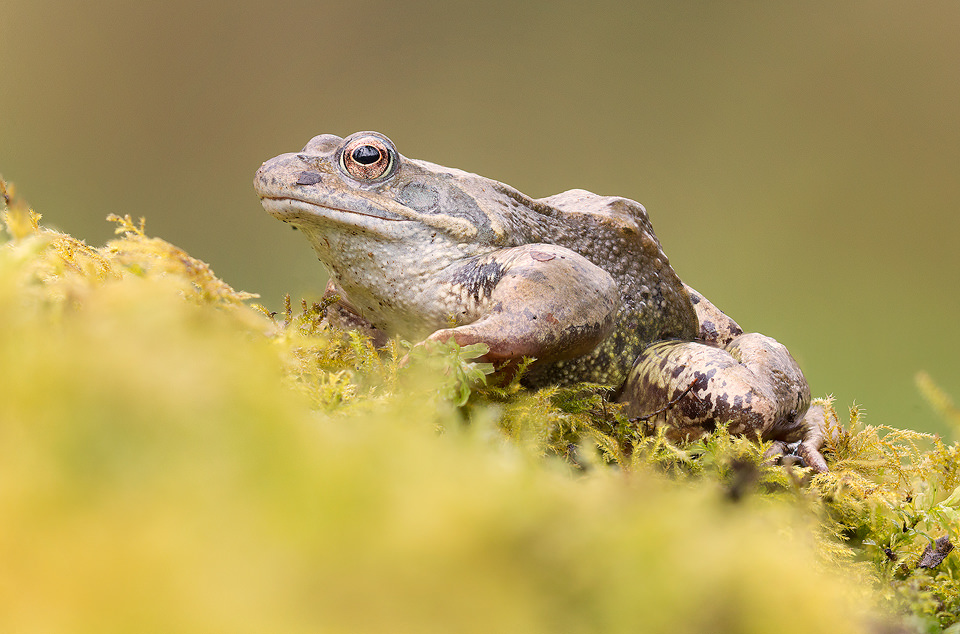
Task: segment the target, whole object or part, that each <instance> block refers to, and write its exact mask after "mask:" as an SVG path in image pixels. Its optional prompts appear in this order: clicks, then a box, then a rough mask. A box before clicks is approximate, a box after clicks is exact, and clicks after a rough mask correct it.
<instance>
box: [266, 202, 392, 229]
mask: <svg viewBox="0 0 960 634" xmlns="http://www.w3.org/2000/svg"><path fill="white" fill-rule="evenodd" d="M260 203H261V204H262V205H263V208H264V209H266V210H267V212H268V213H269V214H270V215H271V216H273V217H274V218H277V219H279V220H283V221H284V222H291V223H294V224H299V223H298V221H300V222H303V223H315V222H317V221H318V220H319V219H321V218H322V219H327V220H330V221H333V222H338V223H341V224H347V225H368V224H370V221H379V220H385V221H389V222H409V221H410V219H409V218H404V217H402V216H399V215H397V214H395V213H393V212H390V211H387V210H386V209H378V208H376V207H373V206H372V205H371V206H370V208H369V209H364V210H363V211H360V210H359V209H344V208H343V207H335V206H333V205H329V204H326V205H322V204H320V203H316V202H312V201H308V200H303V199H302V198H291V197H289V196H264V197H262V198H261V199H260Z"/></svg>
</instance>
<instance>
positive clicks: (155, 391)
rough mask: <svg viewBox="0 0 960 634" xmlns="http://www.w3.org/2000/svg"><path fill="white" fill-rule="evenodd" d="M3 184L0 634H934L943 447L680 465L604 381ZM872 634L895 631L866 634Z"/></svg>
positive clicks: (727, 456) (944, 521)
mask: <svg viewBox="0 0 960 634" xmlns="http://www.w3.org/2000/svg"><path fill="white" fill-rule="evenodd" d="M0 187H2V191H0V193H2V194H3V198H4V201H5V206H6V209H5V211H4V214H5V215H4V218H5V224H6V227H7V232H8V235H9V238H8V239H7V240H6V242H5V243H3V244H2V245H0V517H3V518H4V521H3V522H0V561H3V562H4V565H3V566H0V588H2V592H0V630H3V631H17V632H27V633H29V632H41V631H44V632H48V631H70V632H98V633H102V632H129V631H138V632H151V631H156V632H170V631H176V632H185V633H189V632H205V631H231V632H241V633H242V632H261V631H280V632H301V631H302V632H318V631H320V632H379V631H382V632H405V631H409V632H431V631H437V632H441V631H442V632H449V631H457V632H473V631H477V632H481V631H482V632H489V631H524V632H555V631H564V632H595V631H602V632H614V633H615V632H621V631H622V632H635V631H645V632H646V631H649V632H699V631H723V632H768V631H771V630H776V631H781V632H794V631H796V632H805V633H806V632H811V631H831V632H865V631H877V630H878V627H879V626H878V624H882V623H902V627H904V628H907V629H905V630H903V631H939V630H940V629H941V628H946V627H949V626H951V625H952V624H953V623H955V620H956V618H957V617H956V613H957V611H958V609H960V605H958V597H960V588H958V579H960V570H958V568H960V562H958V556H957V553H956V552H951V553H949V554H948V555H947V556H946V557H945V558H943V559H942V561H940V562H939V563H938V564H937V565H936V566H935V567H933V568H929V569H928V568H922V567H918V564H919V563H920V561H921V558H922V557H923V553H924V551H925V549H926V548H927V546H928V545H930V544H933V543H934V542H935V540H937V539H938V538H942V537H944V536H946V537H947V538H948V539H949V540H950V541H951V542H953V543H957V540H958V535H957V531H958V528H960V526H958V507H960V492H958V490H957V487H958V485H960V475H958V467H957V453H958V447H957V445H956V444H948V443H946V442H945V441H943V440H942V439H938V438H933V437H930V436H926V435H923V434H918V433H915V432H909V431H904V430H894V429H887V428H876V427H872V426H869V425H865V424H864V423H863V422H862V420H861V418H862V416H861V412H860V411H859V410H857V409H854V410H852V411H851V414H850V419H849V420H845V421H843V423H842V424H841V421H840V417H839V416H838V415H837V413H836V411H835V410H834V409H833V408H832V406H831V405H830V404H829V403H828V404H827V405H828V411H829V412H830V418H831V422H832V424H833V426H834V430H833V433H832V434H831V436H830V441H829V445H828V447H827V452H826V453H827V457H828V459H829V460H830V463H831V466H832V469H833V470H832V471H831V472H830V473H828V474H823V475H817V476H811V474H809V473H808V472H807V471H806V470H803V469H798V468H792V467H790V468H784V467H772V466H770V465H767V464H765V463H764V460H763V451H764V447H763V446H762V445H759V444H757V443H754V442H751V441H749V440H747V439H743V438H738V437H733V436H730V435H729V434H727V433H726V432H725V431H724V430H722V429H721V430H718V431H717V432H716V433H715V434H713V435H712V436H710V437H708V438H704V439H702V440H700V441H698V442H696V443H693V444H690V445H687V446H683V447H678V446H674V445H672V444H670V443H668V442H667V441H666V440H665V439H664V438H663V437H662V436H661V435H656V434H647V433H644V432H645V431H646V430H643V429H641V428H638V427H637V426H636V425H635V424H633V423H631V422H630V421H629V420H627V419H625V418H624V417H623V415H622V413H621V412H620V410H619V409H618V408H617V407H616V406H615V405H611V404H610V403H607V402H606V401H605V400H604V399H603V398H602V396H603V393H604V388H603V386H596V385H581V386H576V387H574V388H564V389H558V388H546V389H543V390H539V391H536V392H529V391H526V390H523V389H521V388H520V386H519V383H518V382H516V381H513V382H511V383H508V384H507V385H493V384H492V383H490V382H489V370H490V368H489V367H488V366H485V365H483V364H477V363H474V362H472V361H470V358H471V357H472V356H476V355H477V354H479V350H478V349H476V348H473V347H472V348H467V349H459V348H457V347H456V346H454V345H448V346H438V347H436V348H434V349H427V348H426V347H424V346H412V345H410V344H407V343H404V342H400V341H394V342H391V343H390V344H389V345H388V346H387V348H385V349H384V350H376V349H375V348H374V347H373V346H372V344H371V343H370V342H369V341H368V340H367V339H365V338H364V337H362V336H360V335H358V334H356V333H342V332H335V331H331V330H330V329H328V327H327V326H326V323H325V322H324V320H323V318H322V317H323V311H324V308H325V307H324V306H323V305H322V304H315V305H314V304H306V303H303V302H301V303H300V304H299V305H298V306H297V308H296V310H295V309H294V307H293V305H291V302H289V301H288V302H287V306H285V307H284V309H283V310H282V311H281V312H280V313H278V314H271V313H270V312H269V311H267V310H266V309H264V308H263V307H258V306H255V305H251V304H250V303H249V300H250V299H251V297H252V296H250V295H248V294H245V293H239V292H237V291H234V290H233V289H231V288H230V287H229V286H228V285H227V284H225V283H224V282H222V281H221V280H219V279H217V278H216V276H215V275H214V274H213V273H212V272H211V271H210V269H209V267H208V266H207V265H206V264H204V263H202V262H199V261H198V260H195V259H194V258H191V257H190V256H189V255H187V254H186V253H184V252H183V251H181V250H180V249H178V248H176V247H174V246H173V245H170V244H169V243H167V242H165V241H163V240H160V239H158V238H152V237H149V236H147V234H146V233H145V230H144V224H143V222H142V221H140V222H138V223H135V222H133V221H132V220H131V219H130V218H114V222H116V223H117V230H118V237H117V238H116V239H115V240H113V241H111V242H109V243H108V244H107V245H105V246H103V247H90V246H88V245H86V244H84V243H83V242H81V241H79V240H76V239H75V238H73V237H71V236H68V235H64V234H61V233H57V232H53V231H50V230H48V229H46V228H44V227H43V226H42V225H41V224H40V222H39V221H40V218H39V216H37V215H36V214H35V213H33V212H32V211H31V210H30V209H29V207H28V206H27V205H26V204H24V203H23V202H21V201H19V200H18V199H17V197H16V196H15V195H14V192H12V190H11V188H9V186H7V185H5V184H2V181H0ZM884 631H888V630H884Z"/></svg>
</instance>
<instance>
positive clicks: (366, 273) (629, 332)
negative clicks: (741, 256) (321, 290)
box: [254, 132, 827, 471]
mask: <svg viewBox="0 0 960 634" xmlns="http://www.w3.org/2000/svg"><path fill="white" fill-rule="evenodd" d="M254 183H255V186H256V189H257V193H258V194H259V195H260V199H261V202H262V203H263V206H264V208H265V209H266V210H267V211H268V212H270V213H271V214H272V215H273V216H275V217H277V218H279V219H280V220H283V221H284V222H288V223H290V224H292V225H294V226H296V227H297V228H299V229H300V230H301V231H302V232H303V233H304V235H306V237H307V239H308V240H310V243H311V244H312V245H313V248H314V249H315V250H316V252H317V255H318V256H319V258H320V260H321V261H322V262H323V263H324V264H325V265H326V267H327V269H328V270H329V272H330V284H329V286H328V288H327V293H328V295H336V296H338V297H339V301H338V302H337V303H336V304H335V306H334V310H333V311H330V312H328V318H329V319H330V320H331V321H335V322H338V323H339V324H341V325H348V326H350V327H362V328H365V329H367V330H368V331H370V332H372V333H373V334H374V335H375V336H379V337H387V336H393V335H401V336H402V337H404V338H405V339H408V340H411V341H419V340H423V339H427V340H435V341H445V340H449V339H453V340H454V341H456V342H457V343H459V344H461V345H468V344H472V343H478V342H482V343H485V344H486V345H487V346H489V348H490V351H489V353H488V354H487V355H486V356H485V357H484V359H483V360H485V361H490V362H493V363H494V364H496V365H497V367H499V368H502V369H503V370H502V371H504V372H509V369H510V368H511V367H515V365H516V363H517V362H518V361H519V360H520V359H521V358H522V357H524V356H528V357H535V358H536V362H535V363H534V364H533V365H532V366H531V367H530V368H529V370H528V372H527V374H526V375H525V376H524V379H523V380H524V381H525V382H526V383H527V384H528V385H530V386H531V387H537V386H542V385H546V384H551V383H554V384H564V383H574V382H580V381H590V382H594V383H603V384H608V385H612V386H616V387H617V390H616V392H615V396H614V398H615V399H616V400H617V401H619V402H623V403H625V404H626V412H627V414H628V415H629V416H631V417H635V418H642V419H643V420H644V421H647V422H648V423H650V424H655V425H665V426H666V427H665V429H666V432H667V436H668V438H671V439H673V440H690V439H695V438H697V437H699V436H702V435H703V434H705V433H708V432H709V431H710V430H712V429H714V428H715V427H716V426H717V425H720V424H722V425H726V426H727V428H728V429H729V430H730V431H731V432H732V433H736V434H746V435H751V436H755V437H758V438H760V439H763V440H770V441H775V442H774V443H773V447H774V450H775V451H779V452H783V451H784V450H785V448H786V447H787V445H788V444H789V443H796V442H799V445H798V447H797V453H799V455H800V456H801V457H802V458H803V459H804V460H805V461H806V463H807V464H808V465H809V466H811V467H813V468H814V469H816V470H819V471H825V470H826V469H827V465H826V463H825V461H824V459H823V457H822V456H821V455H820V452H819V449H820V447H821V445H822V441H823V411H822V408H819V407H813V408H810V388H809V387H808V386H807V382H806V380H805V379H804V377H803V373H802V372H801V371H800V368H799V367H798V366H797V363H796V362H795V361H794V360H793V357H791V356H790V353H789V352H787V349H786V348H784V346H782V345H781V344H779V343H777V342H776V341H775V340H773V339H771V338H769V337H765V336H763V335H761V334H757V333H747V334H744V332H743V330H741V329H740V327H739V326H738V325H737V324H736V322H734V321H733V320H732V319H730V318H729V317H727V316H726V315H725V314H723V313H722V312H720V310H719V309H717V308H716V307H715V306H714V305H713V304H711V303H710V302H709V301H707V299H706V298H704V297H703V296H702V295H700V294H699V293H697V292H696V291H694V290H693V289H692V288H690V287H689V286H686V285H685V284H684V283H683V282H682V281H680V278H679V277H678V276H677V274H676V273H675V272H674V270H673V268H671V266H670V263H669V262H668V260H667V256H666V255H665V254H664V252H663V249H662V248H661V247H660V242H659V241H658V240H657V237H656V236H655V235H654V233H653V227H652V226H651V225H650V220H649V219H648V217H647V212H646V210H645V209H644V208H643V206H642V205H640V204H639V203H636V202H634V201H632V200H628V199H626V198H619V197H615V196H598V195H596V194H591V193H590V192H587V191H583V190H576V189H574V190H570V191H567V192H564V193H562V194H557V195H555V196H550V197H548V198H540V199H536V200H534V199H532V198H529V197H527V196H525V195H524V194H522V193H520V192H519V191H517V190H515V189H513V188H512V187H509V186H507V185H504V184H503V183H499V182H497V181H494V180H490V179H487V178H483V177H482V176H477V175H476V174H470V173H467V172H463V171H460V170H457V169H451V168H448V167H441V166H440V165H435V164H433V163H427V162H426V161H418V160H413V159H408V158H406V157H404V156H401V155H400V154H399V153H398V152H397V150H396V148H395V147H394V145H393V143H392V142H391V141H390V139H388V138H387V137H385V136H383V135H382V134H378V133H376V132H358V133H356V134H353V135H351V136H349V137H347V138H345V139H341V138H340V137H336V136H333V135H329V134H324V135H320V136H318V137H315V138H313V139H312V140H311V141H310V142H309V143H307V146H306V147H305V148H303V150H302V151H300V152H297V153H293V154H283V155H281V156H278V157H276V158H274V159H271V160H269V161H267V162H266V163H264V164H263V165H262V166H261V167H260V169H259V170H258V171H257V175H256V179H255V181H254Z"/></svg>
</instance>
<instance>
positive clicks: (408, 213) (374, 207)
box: [261, 196, 478, 241]
mask: <svg viewBox="0 0 960 634" xmlns="http://www.w3.org/2000/svg"><path fill="white" fill-rule="evenodd" d="M368 202H371V203H373V204H371V205H370V206H369V207H368V209H367V210H365V211H359V210H357V209H345V208H343V207H334V206H332V205H329V204H326V205H324V204H320V203H317V202H314V201H311V200H304V199H302V198H294V197H291V196H264V197H262V198H261V203H263V205H264V207H265V208H266V209H267V211H269V212H270V213H271V214H272V215H273V216H275V217H276V218H279V219H280V220H287V221H290V220H301V221H310V220H312V219H316V218H327V219H330V220H333V221H335V222H340V223H343V224H350V225H357V224H359V225H365V226H369V224H370V222H369V220H368V221H366V222H356V220H359V219H360V217H362V218H365V219H370V220H373V221H381V220H382V221H385V222H417V223H420V224H424V225H427V226H429V227H433V228H435V229H439V230H440V231H443V232H444V233H447V234H449V235H451V236H452V237H454V238H456V239H457V240H460V241H468V240H471V239H473V238H475V237H476V235H477V233H478V231H477V227H476V226H474V225H473V224H472V223H471V222H469V221H467V220H465V219H464V218H457V217H454V216H450V215H447V214H424V213H420V212H418V211H415V210H413V209H411V208H409V207H406V206H404V205H401V204H399V203H396V202H393V201H391V200H389V199H383V198H380V199H378V200H376V201H373V200H369V201H368ZM371 212H374V213H371ZM376 212H380V213H376ZM370 228H372V227H370Z"/></svg>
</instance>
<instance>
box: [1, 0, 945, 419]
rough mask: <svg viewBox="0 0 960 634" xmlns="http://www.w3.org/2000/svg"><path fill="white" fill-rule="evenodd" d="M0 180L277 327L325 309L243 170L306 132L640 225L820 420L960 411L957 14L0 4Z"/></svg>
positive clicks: (50, 217)
mask: <svg viewBox="0 0 960 634" xmlns="http://www.w3.org/2000/svg"><path fill="white" fill-rule="evenodd" d="M0 25H2V30H0V173H2V174H3V175H4V177H6V178H7V179H9V180H12V181H14V182H15V183H16V184H17V186H18V189H19V191H20V193H21V194H22V195H23V196H24V197H26V198H27V200H29V201H30V202H31V203H32V204H33V206H34V207H35V208H36V209H37V210H38V211H39V212H41V213H43V214H44V216H45V222H47V223H48V224H50V225H53V226H56V227H58V228H60V229H63V230H65V231H68V232H70V233H72V234H74V235H76V236H78V237H82V238H84V239H86V240H87V242H88V243H92V244H102V243H103V242H104V241H105V240H106V239H108V238H109V237H110V234H111V231H112V229H111V227H110V226H109V225H108V224H107V223H105V222H104V221H103V218H104V216H106V215H107V214H108V213H120V214H122V213H130V214H133V215H135V216H139V215H145V216H146V217H147V221H148V222H147V228H148V231H149V232H150V233H152V234H153V235H159V236H161V237H163V238H166V239H167V240H170V241H171V242H174V243H175V244H177V245H179V246H181V247H183V248H185V249H186V250H187V251H189V252H190V253H191V254H192V255H194V256H196V257H199V258H201V259H203V260H205V261H207V262H209V263H210V264H211V265H212V266H213V268H214V270H215V271H217V272H218V273H219V274H220V275H221V276H222V277H224V278H225V279H226V281H227V282H229V283H230V284H232V285H233V286H234V287H236V288H240V289H243V290H247V291H252V292H257V293H260V294H261V296H262V301H263V303H264V304H266V305H267V306H268V307H270V308H272V309H277V308H279V307H280V304H281V298H282V296H283V294H284V293H286V292H290V293H292V294H293V295H294V296H297V295H301V294H311V293H318V292H320V291H321V290H322V283H323V277H324V272H323V270H322V268H321V267H320V265H319V264H318V263H317V262H316V260H315V258H314V256H313V255H312V252H311V250H310V248H309V245H308V244H307V243H306V241H305V240H304V239H303V238H302V236H299V235H297V234H296V233H294V232H291V231H289V229H287V228H286V227H285V226H283V225H281V224H280V223H278V222H276V221H275V220H273V219H271V218H270V217H268V216H267V215H266V214H265V213H264V212H263V211H262V209H261V207H260V205H259V203H258V201H257V198H256V196H255V194H254V192H253V189H252V186H251V179H252V177H253V172H254V170H255V169H256V168H257V167H258V166H259V164H260V162H261V161H263V160H266V159H268V158H270V157H272V156H274V155H276V154H279V153H282V152H290V151H295V150H298V149H299V148H301V147H302V146H303V145H304V144H305V143H306V142H307V140H308V139H310V138H311V137H312V136H314V135H315V134H319V133H322V132H329V133H335V134H339V135H341V136H343V135H346V134H349V133H351V132H354V131H357V130H364V129H375V130H379V131H381V132H384V133H386V134H387V135H388V136H390V137H391V138H392V139H393V140H394V142H395V143H396V144H397V146H398V148H399V149H400V151H401V152H402V153H403V154H405V155H407V156H410V157H414V158H423V159H427V160H430V161H433V162H436V163H441V164H444V165H448V166H453V167H459V168H462V169H465V170H468V171H473V172H477V173H480V174H483V175H485V176H489V177H491V178H496V179H498V180H502V181H504V182H507V183H509V184H511V185H513V186H515V187H517V188H519V189H520V190H521V191H523V192H525V193H527V194H530V195H533V196H537V197H540V196H546V195H550V194H554V193H557V192H559V191H563V190H565V189H570V188H574V187H579V188H584V189H589V190H592V191H595V192H597V193H601V194H618V195H623V196H627V197H630V198H634V199H636V200H639V201H640V202H642V203H644V204H645V205H646V206H647V209H648V210H649V211H650V214H651V217H652V219H653V222H654V226H655V227H656V229H657V233H658V235H659V237H660V239H661V241H662V242H663V244H664V247H665V249H666V251H667V253H668V254H669V255H670V257H671V261H672V262H673V264H674V266H675V267H676V268H677V270H678V271H679V273H680V275H681V276H682V277H683V278H684V280H686V281H687V282H688V283H690V284H691V285H692V286H694V287H695V288H697V289H698V290H700V291H702V292H703V293H704V294H706V295H707V296H708V297H709V298H710V299H711V300H713V301H714V303H716V304H718V305H719V306H720V307H721V308H722V309H724V310H726V311H727V312H728V313H730V314H731V315H732V316H733V317H734V318H735V319H737V320H738V321H739V322H740V323H741V325H743V326H744V327H746V328H748V329H751V330H759V331H762V332H764V333H766V334H769V335H772V336H774V337H776V338H777V339H779V340H780V341H782V342H784V343H786V344H787V345H788V346H789V347H790V348H791V350H792V351H793V352H794V354H795V355H796V356H797V358H798V359H799V361H800V363H801V365H802V366H803V368H804V370H805V371H806V373H807V374H808V376H809V378H810V382H811V385H812V388H813V391H814V393H815V394H817V395H825V394H828V393H833V394H835V395H836V397H837V400H838V402H839V405H840V406H841V407H846V406H848V405H850V404H851V403H853V402H854V401H856V402H858V403H860V404H862V405H864V406H865V407H866V409H867V413H868V418H867V420H868V422H871V423H873V424H891V425H896V426H903V427H913V428H920V429H926V430H932V431H944V430H945V428H944V426H943V423H941V422H940V421H939V420H938V418H937V416H936V415H935V414H934V413H933V412H932V411H931V410H930V408H929V406H927V405H926V403H924V401H923V400H922V399H921V397H920V396H919V393H918V392H917V390H916V388H915V387H914V382H913V377H914V375H915V373H916V372H917V371H918V370H926V371H928V372H929V373H930V374H931V375H932V376H933V378H934V380H935V381H937V382H938V383H939V384H940V385H941V386H942V387H943V388H945V389H946V390H947V391H948V392H949V393H951V394H953V395H954V396H960V368H958V366H957V363H956V359H957V357H958V352H960V346H958V343H957V334H956V328H955V327H954V318H955V316H956V315H957V314H958V312H960V311H958V308H960V300H958V297H957V293H956V292H955V291H956V288H957V286H958V284H957V282H958V269H960V267H958V265H960V256H958V254H957V249H956V241H957V237H958V234H960V232H958V229H960V220H958V217H957V213H956V212H957V210H958V208H960V179H958V177H957V169H958V166H960V38H958V37H957V33H958V27H960V4H958V3H956V2H955V1H954V0H949V1H947V0H945V1H940V2H937V1H932V2H926V3H919V4H915V3H904V2H891V1H882V0H870V1H863V2H851V1H846V0H842V1H839V2H837V1H832V2H805V3H740V2H722V3H721V2H676V1H670V2H667V1H663V2H643V3H623V2H611V3H605V2H592V3H586V2H576V3H574V2H557V1H552V2H546V1H536V2H517V1H516V0H512V1H510V2H464V3H460V2H452V1H450V0H445V1H443V2H439V1H438V2H430V1H425V0H408V1H405V2H395V1H394V2H386V1H384V2H379V1H376V0H369V1H367V2H352V3H348V2H338V3H334V2H325V1H314V2H302V1H295V0H280V1H278V2H272V3H264V2H252V1H244V2H233V3H231V2H195V1H191V2H186V1H183V0H170V1H168V2H165V3H130V2H124V1H120V0H113V1H111V0H84V1H82V2H81V1H79V0H56V1H55V2H51V1H49V0H5V2H4V3H3V4H2V5H0Z"/></svg>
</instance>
